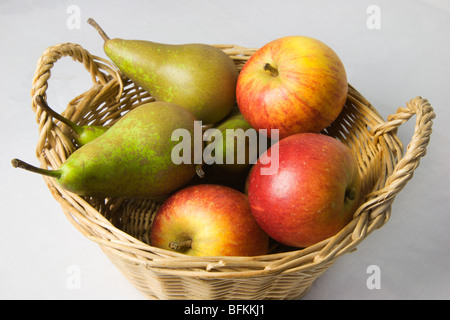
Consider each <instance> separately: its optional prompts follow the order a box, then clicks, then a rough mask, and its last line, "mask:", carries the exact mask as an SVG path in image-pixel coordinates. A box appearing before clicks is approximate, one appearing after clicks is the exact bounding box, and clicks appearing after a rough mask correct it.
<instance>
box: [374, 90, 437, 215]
mask: <svg viewBox="0 0 450 320" xmlns="http://www.w3.org/2000/svg"><path fill="white" fill-rule="evenodd" d="M414 115H416V124H415V128H414V133H413V135H412V138H411V141H410V142H409V144H408V146H407V147H406V152H405V153H404V155H402V153H403V152H402V150H397V153H398V154H397V159H398V161H397V164H396V165H395V166H394V168H393V170H392V173H391V174H390V176H389V177H388V178H387V180H386V183H385V186H384V188H382V189H380V190H378V191H377V192H376V194H372V196H375V199H373V200H374V203H376V202H378V201H379V200H380V199H382V200H383V201H386V200H391V201H392V200H393V198H394V197H395V195H397V194H398V193H399V192H400V191H401V190H402V189H403V187H404V186H405V185H406V183H407V182H408V181H409V180H410V179H411V178H412V177H413V174H414V170H415V169H416V168H417V167H418V166H419V162H420V158H422V157H423V156H425V154H426V147H427V145H428V143H429V142H430V135H431V132H432V125H433V121H432V120H433V119H434V118H435V117H436V114H435V113H434V110H433V108H432V106H431V105H430V103H429V102H428V100H426V99H423V98H422V97H416V98H414V99H412V100H410V101H409V102H408V103H407V104H406V107H401V108H398V109H397V112H396V113H395V114H392V115H390V116H388V118H387V121H386V122H385V123H382V124H380V125H378V126H376V127H374V128H373V129H372V131H371V133H372V134H373V136H374V139H378V138H379V137H380V136H382V135H383V134H385V133H387V132H390V131H394V132H397V130H398V128H399V127H400V126H401V125H402V124H403V123H405V122H406V121H408V120H409V119H411V118H412V116H414ZM391 201H387V202H388V203H389V202H391ZM370 202H371V203H372V201H370ZM375 211H377V210H375ZM372 218H374V217H371V219H372Z"/></svg>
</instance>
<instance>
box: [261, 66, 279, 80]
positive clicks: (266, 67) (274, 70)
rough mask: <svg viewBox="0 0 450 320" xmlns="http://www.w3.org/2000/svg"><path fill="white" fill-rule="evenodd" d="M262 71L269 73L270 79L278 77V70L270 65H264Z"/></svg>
mask: <svg viewBox="0 0 450 320" xmlns="http://www.w3.org/2000/svg"><path fill="white" fill-rule="evenodd" d="M264 70H266V71H269V72H270V74H271V75H272V77H277V76H278V70H277V69H276V68H274V67H272V66H271V65H270V63H266V64H265V65H264Z"/></svg>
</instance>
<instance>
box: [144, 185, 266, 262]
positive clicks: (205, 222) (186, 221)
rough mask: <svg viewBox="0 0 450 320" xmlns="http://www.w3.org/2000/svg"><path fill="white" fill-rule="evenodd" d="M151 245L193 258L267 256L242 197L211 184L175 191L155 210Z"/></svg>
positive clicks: (263, 239) (263, 238) (260, 232)
mask: <svg viewBox="0 0 450 320" xmlns="http://www.w3.org/2000/svg"><path fill="white" fill-rule="evenodd" d="M150 241H151V245H153V246H155V247H159V248H163V249H167V250H174V251H178V252H181V253H184V254H187V255H193V256H257V255H264V254H267V251H268V241H269V240H268V236H267V234H266V233H265V232H264V231H263V230H262V229H261V227H260V226H259V225H258V224H257V222H256V221H255V218H254V217H253V215H252V212H251V210H250V204H249V202H248V198H247V196H246V195H245V194H243V193H241V192H239V191H237V190H234V189H231V188H229V187H225V186H221V185H213V184H204V185H195V186H190V187H186V188H184V189H181V190H179V191H178V192H176V193H175V194H173V195H172V196H170V197H169V198H168V199H167V200H166V201H165V202H163V204H162V205H161V207H160V208H159V210H158V212H157V213H156V215H155V219H154V221H153V224H152V229H151V236H150Z"/></svg>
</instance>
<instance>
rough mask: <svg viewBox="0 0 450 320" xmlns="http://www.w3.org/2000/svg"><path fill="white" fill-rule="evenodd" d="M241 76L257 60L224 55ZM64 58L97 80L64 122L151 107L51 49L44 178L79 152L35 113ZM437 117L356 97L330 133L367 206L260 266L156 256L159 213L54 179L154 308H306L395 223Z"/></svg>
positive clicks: (83, 55)
mask: <svg viewBox="0 0 450 320" xmlns="http://www.w3.org/2000/svg"><path fill="white" fill-rule="evenodd" d="M217 47H219V48H221V49H222V50H223V51H225V52H226V53H227V54H228V55H229V56H230V57H231V58H232V59H233V61H235V64H236V65H237V67H238V69H239V70H240V69H241V68H242V66H243V65H244V64H245V62H246V61H247V60H248V58H249V57H250V56H251V55H252V54H253V53H254V52H255V51H256V50H255V49H247V48H242V47H238V46H233V45H218V46H217ZM64 56H71V57H72V58H73V59H74V60H77V61H79V62H81V63H83V64H84V66H85V67H86V69H87V70H88V71H89V72H90V74H91V75H92V81H93V86H92V88H91V89H90V90H88V91H86V92H85V93H83V94H81V95H79V96H78V97H76V98H74V99H73V100H72V101H71V102H70V103H69V104H68V106H67V108H66V110H65V111H64V113H63V114H64V115H65V116H66V117H68V118H70V119H71V120H72V121H74V122H76V123H79V124H96V125H104V124H113V123H114V122H115V121H116V120H117V119H118V118H119V117H120V116H121V115H123V114H124V113H126V112H127V111H129V110H131V109H133V108H135V107H136V106H138V105H140V104H143V103H146V102H149V101H153V99H152V97H151V96H150V95H149V94H148V93H147V92H145V91H144V90H142V89H141V88H139V87H137V86H135V85H134V83H132V82H131V81H130V80H129V79H127V78H125V77H124V76H123V75H122V74H121V73H120V72H119V71H118V70H117V68H116V67H115V66H114V65H113V64H111V63H110V62H108V61H107V60H104V59H101V58H99V57H96V56H92V55H91V54H90V53H89V52H88V51H86V50H85V49H83V48H82V47H81V46H79V45H77V44H70V43H65V44H59V45H56V46H53V47H50V48H48V49H47V50H46V51H45V52H44V53H43V55H42V57H41V58H40V60H39V61H38V65H37V69H36V73H35V76H34V79H33V87H32V92H31V95H32V97H33V100H32V101H33V104H32V109H33V111H34V112H35V113H36V120H37V122H38V125H39V140H38V144H37V149H36V154H37V158H38V159H39V161H40V162H41V166H42V167H44V168H57V167H58V166H59V165H60V164H61V163H63V162H64V161H65V159H66V158H67V157H68V156H69V155H70V154H71V153H72V152H73V151H74V150H75V144H74V140H73V136H72V133H71V130H70V129H69V128H67V127H66V126H65V125H63V124H62V123H60V122H58V121H55V120H53V119H52V118H51V117H50V116H48V115H47V114H46V113H45V112H44V111H43V110H41V109H40V108H39V107H38V106H37V105H36V103H35V99H34V98H35V97H36V95H43V96H44V97H46V96H45V93H46V89H47V86H48V83H47V81H48V79H49V78H50V69H51V68H52V67H53V65H54V63H55V62H56V61H57V60H58V59H60V58H61V57H64ZM414 115H416V126H415V130H414V134H413V136H412V139H411V142H410V143H409V145H408V147H407V148H406V151H405V153H404V152H403V146H402V143H401V141H399V139H398V137H397V135H396V132H397V129H398V127H399V126H400V125H401V124H402V123H404V122H405V121H407V120H408V119H410V118H411V117H412V116H414ZM434 116H435V114H434V112H433V109H432V107H431V106H430V104H429V103H428V102H427V100H425V99H422V98H420V97H418V98H415V99H412V100H411V101H410V102H409V103H407V104H406V107H404V108H399V109H398V110H397V112H396V113H395V114H393V115H392V116H390V117H389V118H388V120H387V121H384V120H383V119H382V117H381V116H380V115H379V114H378V112H377V111H376V109H375V108H374V107H373V106H372V105H371V104H370V103H369V102H368V101H367V100H366V99H365V98H364V97H363V96H362V95H361V94H360V93H358V91H356V90H355V89H354V88H353V87H351V86H350V88H349V93H348V99H347V102H346V104H345V107H344V110H343V112H342V113H341V115H340V116H339V118H338V119H337V120H336V121H335V122H334V123H333V124H332V125H331V126H330V127H329V128H327V129H326V130H325V131H324V133H326V134H329V135H331V136H334V137H336V138H337V139H339V140H341V141H342V142H344V143H345V144H347V145H349V146H350V147H351V149H352V150H353V151H354V153H355V155H356V157H357V159H358V163H359V169H360V174H361V176H362V188H363V191H362V192H363V195H364V202H363V204H362V205H361V206H360V207H359V209H358V210H357V212H356V213H355V215H354V219H353V220H352V221H351V223H349V224H348V225H347V226H346V227H345V228H344V229H343V230H342V231H341V232H340V233H338V234H337V235H335V236H334V237H332V238H329V239H327V240H324V241H322V242H320V243H318V244H316V245H313V246H311V247H307V248H304V249H302V250H292V249H291V250H287V248H283V247H282V246H274V247H273V248H272V249H271V251H270V254H268V255H265V256H258V257H206V258H205V257H191V256H187V255H183V254H179V253H175V252H169V251H166V250H162V249H158V248H155V247H152V246H150V245H149V244H148V243H149V232H150V226H151V222H152V218H153V215H154V213H155V212H156V210H157V208H158V206H159V205H158V203H155V202H152V201H149V200H134V199H110V198H108V199H95V198H87V197H80V196H77V195H75V194H72V193H70V192H67V191H66V190H64V189H62V188H61V187H59V186H58V184H56V182H55V181H54V179H53V178H48V177H45V178H44V179H45V181H46V184H47V186H48V188H49V189H50V191H51V193H52V195H53V196H54V198H55V199H56V200H57V201H58V202H59V203H60V204H61V206H62V209H63V211H64V213H65V215H66V216H67V218H68V219H69V220H70V222H71V223H72V224H73V225H74V226H75V227H76V228H77V229H78V230H79V231H80V232H81V233H82V234H83V235H84V236H86V237H87V238H88V239H90V240H92V241H95V242H96V243H98V244H99V246H100V247H101V249H102V250H103V252H104V253H105V254H106V255H107V256H108V257H109V258H110V260H111V261H112V262H113V263H114V264H115V265H116V266H117V267H118V268H119V269H120V270H121V272H122V273H123V274H124V275H125V277H126V278H128V279H129V281H130V282H131V283H132V284H133V285H134V286H135V287H136V288H138V289H139V290H140V292H142V294H143V295H144V296H145V297H147V298H150V299H155V298H156V299H298V298H301V297H302V296H304V295H305V294H306V293H307V292H308V290H309V289H310V287H311V285H312V283H313V282H314V280H315V279H317V277H319V276H320V275H321V274H322V273H323V272H325V271H326V270H327V269H328V268H329V267H330V266H331V265H332V264H333V263H334V262H335V260H336V259H337V258H338V257H340V256H342V255H343V254H345V253H348V252H351V251H352V250H355V248H356V246H357V245H358V244H359V243H360V242H361V241H362V240H363V239H364V238H365V237H366V236H367V235H369V234H370V233H371V232H372V231H373V230H375V229H377V228H380V227H381V226H383V225H384V223H386V221H387V220H388V219H389V217H390V214H391V205H392V202H393V200H394V198H395V196H396V195H397V194H398V193H399V192H400V190H402V188H403V187H404V186H405V184H406V183H407V181H408V180H409V179H411V178H412V176H413V172H414V170H415V169H416V168H417V166H418V164H419V160H420V158H421V157H422V156H424V155H425V153H426V146H427V144H428V142H429V139H430V134H431V126H432V119H433V118H434Z"/></svg>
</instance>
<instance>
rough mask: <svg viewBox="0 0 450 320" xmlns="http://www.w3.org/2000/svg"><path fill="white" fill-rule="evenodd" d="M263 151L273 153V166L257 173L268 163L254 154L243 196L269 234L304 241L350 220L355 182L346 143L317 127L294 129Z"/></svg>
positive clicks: (354, 166)
mask: <svg viewBox="0 0 450 320" xmlns="http://www.w3.org/2000/svg"><path fill="white" fill-rule="evenodd" d="M267 152H278V153H279V157H278V159H279V168H278V172H276V173H275V174H268V175H264V174H262V172H263V171H261V169H262V168H263V167H264V166H268V165H264V164H263V162H261V161H260V160H261V158H260V159H259V160H258V162H257V163H256V164H255V165H254V167H253V168H252V170H251V172H250V175H249V178H248V198H249V202H250V206H251V210H252V213H253V215H254V216H255V219H256V221H257V222H258V223H259V225H260V226H261V227H262V229H263V230H264V231H265V232H266V233H267V234H268V235H269V236H270V237H272V238H273V239H274V240H276V241H278V242H280V243H283V244H285V245H288V246H293V247H307V246H310V245H313V244H315V243H317V242H320V241H322V240H325V239H327V238H329V237H331V236H333V235H335V234H336V233H338V232H339V231H340V230H341V229H342V228H344V227H345V226H346V225H347V224H348V223H349V222H350V221H351V220H352V218H353V214H354V212H355V210H356V209H357V207H358V204H359V198H360V192H361V191H360V188H361V187H360V177H359V172H358V165H357V162H356V160H355V157H354V156H353V153H352V151H351V150H350V148H349V147H347V146H346V145H345V144H343V143H342V142H340V141H339V140H337V139H335V138H332V137H329V136H326V135H323V134H320V133H299V134H295V135H291V136H289V137H287V138H285V139H282V140H280V141H279V142H278V143H277V144H275V145H274V146H272V147H271V148H270V149H269V150H268V151H267ZM264 156H266V154H263V155H262V157H264Z"/></svg>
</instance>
